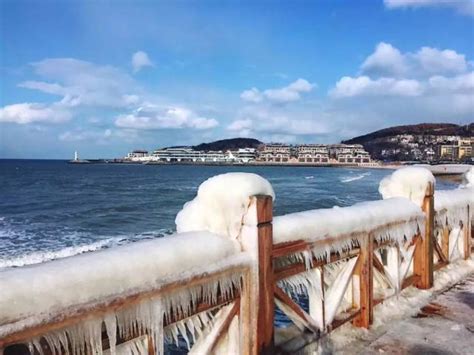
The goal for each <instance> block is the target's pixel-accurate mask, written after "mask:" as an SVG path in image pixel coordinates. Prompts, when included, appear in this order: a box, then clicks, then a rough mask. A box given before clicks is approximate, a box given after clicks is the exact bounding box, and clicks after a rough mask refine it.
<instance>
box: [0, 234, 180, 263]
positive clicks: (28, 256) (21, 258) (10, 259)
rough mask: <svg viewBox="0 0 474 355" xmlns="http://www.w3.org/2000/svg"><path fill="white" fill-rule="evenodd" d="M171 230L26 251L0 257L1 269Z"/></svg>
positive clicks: (120, 243) (54, 258)
mask: <svg viewBox="0 0 474 355" xmlns="http://www.w3.org/2000/svg"><path fill="white" fill-rule="evenodd" d="M171 233H172V231H171V230H167V229H160V230H158V231H150V232H143V233H138V234H133V235H129V236H117V237H110V238H105V239H100V240H97V241H95V242H92V243H89V244H81V245H74V246H68V247H64V248H61V249H57V250H44V251H34V252H30V253H28V252H27V253H24V254H23V255H18V256H8V255H7V256H3V257H0V270H2V269H6V268H13V267H21V266H27V265H34V264H40V263H44V262H47V261H51V260H56V259H62V258H67V257H70V256H74V255H79V254H83V253H89V252H93V251H97V250H101V249H107V248H111V247H114V246H119V245H124V244H129V243H133V242H136V241H138V240H144V239H153V238H157V237H163V236H165V235H168V234H171Z"/></svg>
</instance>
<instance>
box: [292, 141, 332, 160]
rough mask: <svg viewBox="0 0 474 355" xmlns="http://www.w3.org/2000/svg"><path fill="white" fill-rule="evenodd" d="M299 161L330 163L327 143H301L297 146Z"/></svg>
mask: <svg viewBox="0 0 474 355" xmlns="http://www.w3.org/2000/svg"><path fill="white" fill-rule="evenodd" d="M296 153H297V158H298V163H322V164H324V163H328V162H329V151H328V148H327V146H326V145H325V144H301V145H298V146H296Z"/></svg>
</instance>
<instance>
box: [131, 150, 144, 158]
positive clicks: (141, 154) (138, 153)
mask: <svg viewBox="0 0 474 355" xmlns="http://www.w3.org/2000/svg"><path fill="white" fill-rule="evenodd" d="M147 156H148V151H146V150H134V151H132V152H131V153H128V154H127V158H129V159H131V158H143V157H147Z"/></svg>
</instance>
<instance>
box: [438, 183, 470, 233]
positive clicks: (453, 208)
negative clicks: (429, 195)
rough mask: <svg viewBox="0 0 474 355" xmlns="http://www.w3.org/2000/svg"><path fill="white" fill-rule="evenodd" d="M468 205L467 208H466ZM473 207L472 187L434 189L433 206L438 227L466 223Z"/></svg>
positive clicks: (452, 226)
mask: <svg viewBox="0 0 474 355" xmlns="http://www.w3.org/2000/svg"><path fill="white" fill-rule="evenodd" d="M468 206H469V208H468ZM473 207H474V188H463V189H455V190H442V191H436V192H435V195H434V208H435V211H436V217H435V218H436V223H437V225H438V226H440V227H446V226H449V227H451V228H454V227H456V226H459V224H460V223H462V224H464V225H466V224H467V222H468V221H469V219H470V217H471V216H472V208H473Z"/></svg>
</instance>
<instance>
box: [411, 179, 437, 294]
mask: <svg viewBox="0 0 474 355" xmlns="http://www.w3.org/2000/svg"><path fill="white" fill-rule="evenodd" d="M422 209H423V212H424V213H425V215H426V218H425V235H424V236H423V238H418V242H417V245H416V249H415V254H414V257H413V272H414V274H415V275H416V276H418V278H417V280H416V282H415V286H416V287H418V288H420V289H424V290H425V289H429V288H431V287H433V227H434V186H433V184H429V186H428V188H427V191H426V193H425V197H424V199H423V205H422Z"/></svg>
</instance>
